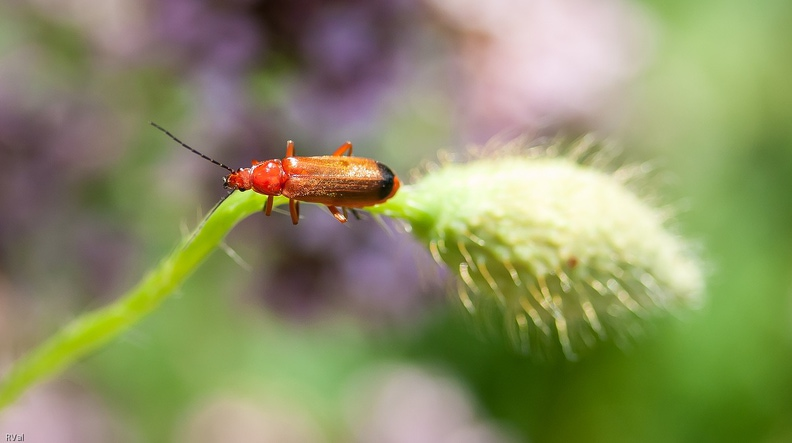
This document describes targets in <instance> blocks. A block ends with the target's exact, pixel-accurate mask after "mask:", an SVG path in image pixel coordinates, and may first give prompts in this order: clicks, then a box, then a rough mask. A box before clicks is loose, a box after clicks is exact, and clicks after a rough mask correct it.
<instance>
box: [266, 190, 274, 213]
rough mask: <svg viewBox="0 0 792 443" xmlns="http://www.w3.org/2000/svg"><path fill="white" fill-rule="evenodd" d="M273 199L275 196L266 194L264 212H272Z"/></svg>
mask: <svg viewBox="0 0 792 443" xmlns="http://www.w3.org/2000/svg"><path fill="white" fill-rule="evenodd" d="M274 200H275V197H273V196H271V195H268V196H267V203H265V204H264V214H266V215H268V216H269V215H270V214H272V202H273V201H274Z"/></svg>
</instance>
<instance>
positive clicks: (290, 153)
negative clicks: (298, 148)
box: [286, 140, 294, 157]
mask: <svg viewBox="0 0 792 443" xmlns="http://www.w3.org/2000/svg"><path fill="white" fill-rule="evenodd" d="M286 157H294V141H293V140H289V141H287V142H286Z"/></svg>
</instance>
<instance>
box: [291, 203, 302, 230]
mask: <svg viewBox="0 0 792 443" xmlns="http://www.w3.org/2000/svg"><path fill="white" fill-rule="evenodd" d="M289 213H290V214H291V219H292V223H293V224H295V225H296V224H297V222H299V221H300V202H298V201H297V200H289Z"/></svg>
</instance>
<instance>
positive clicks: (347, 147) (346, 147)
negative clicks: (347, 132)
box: [333, 141, 352, 157]
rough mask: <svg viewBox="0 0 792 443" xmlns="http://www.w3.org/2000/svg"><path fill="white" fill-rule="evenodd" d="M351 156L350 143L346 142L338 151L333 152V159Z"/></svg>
mask: <svg viewBox="0 0 792 443" xmlns="http://www.w3.org/2000/svg"><path fill="white" fill-rule="evenodd" d="M344 154H346V155H348V156H350V157H351V156H352V142H349V141H348V142H346V143H344V144H343V145H341V146H339V147H338V149H336V150H335V152H333V157H341V156H342V155H344Z"/></svg>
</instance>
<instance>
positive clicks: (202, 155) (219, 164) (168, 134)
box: [149, 122, 235, 202]
mask: <svg viewBox="0 0 792 443" xmlns="http://www.w3.org/2000/svg"><path fill="white" fill-rule="evenodd" d="M149 123H151V126H154V127H155V128H157V129H159V130H160V131H162V132H164V133H165V134H166V135H167V136H168V137H170V138H172V139H173V140H175V141H176V143H178V144H180V145H182V146H184V147H185V148H187V149H189V150H190V151H192V152H193V153H195V154H198V155H200V156H201V157H203V158H205V159H206V160H209V161H210V162H212V163H214V164H216V165H217V166H220V167H221V168H225V169H227V170H228V171H230V172H235V171H234V170H233V169H231V168H229V167H228V166H226V165H224V164H222V163H220V162H219V161H217V160H215V159H213V158H211V157H209V156H206V155H204V154H201V153H200V152H198V151H196V150H195V149H193V148H191V147H190V146H188V145H187V143H184V142H183V141H181V140H179V139H178V138H176V136H175V135H173V134H171V133H170V132H168V130H167V129H165V128H163V127H162V126H160V125H158V124H156V123H154V122H149ZM223 200H225V199H223ZM221 202H222V201H221Z"/></svg>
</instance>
